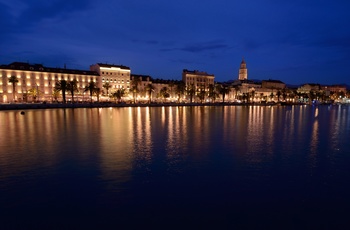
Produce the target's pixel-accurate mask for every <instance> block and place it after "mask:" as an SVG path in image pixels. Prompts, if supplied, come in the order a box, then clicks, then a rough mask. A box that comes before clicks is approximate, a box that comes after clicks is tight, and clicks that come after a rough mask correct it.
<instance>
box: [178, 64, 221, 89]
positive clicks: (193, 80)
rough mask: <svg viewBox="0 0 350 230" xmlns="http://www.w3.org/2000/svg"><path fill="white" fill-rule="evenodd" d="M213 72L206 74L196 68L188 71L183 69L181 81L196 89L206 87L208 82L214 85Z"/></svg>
mask: <svg viewBox="0 0 350 230" xmlns="http://www.w3.org/2000/svg"><path fill="white" fill-rule="evenodd" d="M214 78H215V76H214V74H208V73H206V72H201V71H198V70H194V71H190V70H187V69H184V70H183V71H182V81H183V82H184V83H185V85H186V86H188V85H192V84H193V85H194V86H195V88H196V89H198V88H200V89H207V88H208V86H209V85H210V84H212V85H214Z"/></svg>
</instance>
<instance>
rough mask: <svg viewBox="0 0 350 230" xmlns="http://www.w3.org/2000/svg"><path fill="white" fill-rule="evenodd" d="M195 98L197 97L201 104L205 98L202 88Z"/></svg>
mask: <svg viewBox="0 0 350 230" xmlns="http://www.w3.org/2000/svg"><path fill="white" fill-rule="evenodd" d="M197 96H198V98H199V100H200V102H201V103H203V101H204V99H205V96H206V92H205V90H204V88H201V89H199V91H198V93H197Z"/></svg>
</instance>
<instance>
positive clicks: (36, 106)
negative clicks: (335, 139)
mask: <svg viewBox="0 0 350 230" xmlns="http://www.w3.org/2000/svg"><path fill="white" fill-rule="evenodd" d="M293 105H310V104H304V103H274V104H261V103H232V102H224V103H223V102H215V103H151V104H148V103H147V104H142V103H139V104H138V103H136V104H126V103H121V104H117V103H112V102H111V103H106V102H100V103H66V104H61V103H24V104H22V103H18V104H17V103H13V104H0V111H3V110H27V109H60V108H63V109H66V108H68V109H69V108H71V109H74V108H109V107H113V108H123V107H162V106H167V107H169V106H293ZM320 105H332V104H320Z"/></svg>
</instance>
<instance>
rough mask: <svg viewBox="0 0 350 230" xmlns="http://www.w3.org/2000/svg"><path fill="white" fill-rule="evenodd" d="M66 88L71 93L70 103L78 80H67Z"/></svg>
mask: <svg viewBox="0 0 350 230" xmlns="http://www.w3.org/2000/svg"><path fill="white" fill-rule="evenodd" d="M67 89H68V90H69V92H70V94H71V95H72V103H74V92H78V81H77V80H76V79H73V80H72V81H70V82H68V84H67Z"/></svg>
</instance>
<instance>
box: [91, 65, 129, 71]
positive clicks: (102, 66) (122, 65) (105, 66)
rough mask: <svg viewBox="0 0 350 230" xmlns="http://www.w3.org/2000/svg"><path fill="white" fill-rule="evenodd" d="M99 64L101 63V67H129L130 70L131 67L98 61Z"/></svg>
mask: <svg viewBox="0 0 350 230" xmlns="http://www.w3.org/2000/svg"><path fill="white" fill-rule="evenodd" d="M97 65H99V66H100V67H105V68H112V67H116V68H120V69H127V70H130V67H127V66H125V65H114V64H107V63H105V64H104V63H97Z"/></svg>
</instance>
